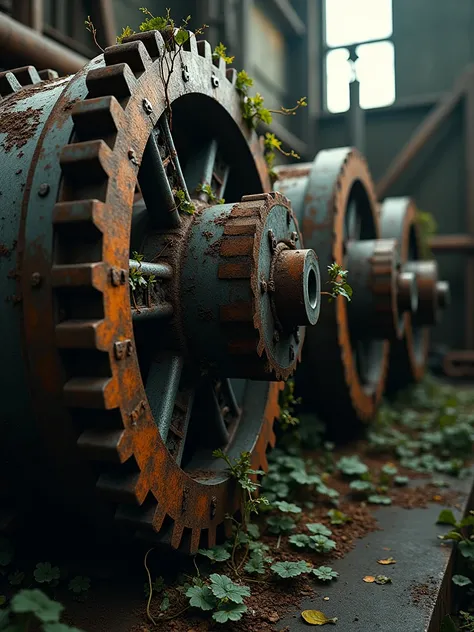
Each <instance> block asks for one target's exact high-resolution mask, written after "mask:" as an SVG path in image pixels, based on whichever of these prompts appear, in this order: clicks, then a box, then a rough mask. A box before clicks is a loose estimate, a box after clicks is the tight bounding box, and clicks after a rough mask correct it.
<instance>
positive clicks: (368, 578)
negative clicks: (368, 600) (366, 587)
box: [362, 575, 375, 584]
mask: <svg viewBox="0 0 474 632" xmlns="http://www.w3.org/2000/svg"><path fill="white" fill-rule="evenodd" d="M362 579H363V580H364V581H365V583H366V584H372V583H373V582H374V581H375V577H374V576H373V575H366V576H365V577H363V578H362Z"/></svg>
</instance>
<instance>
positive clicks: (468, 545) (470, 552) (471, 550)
mask: <svg viewBox="0 0 474 632" xmlns="http://www.w3.org/2000/svg"><path fill="white" fill-rule="evenodd" d="M458 547H459V550H460V551H461V555H462V556H463V557H465V558H467V559H468V560H474V542H470V541H469V540H463V541H462V542H460V543H459V544H458Z"/></svg>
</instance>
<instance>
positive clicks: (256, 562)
mask: <svg viewBox="0 0 474 632" xmlns="http://www.w3.org/2000/svg"><path fill="white" fill-rule="evenodd" d="M244 568H245V570H246V571H247V573H250V574H251V575H254V574H255V573H258V574H259V575H263V574H264V573H265V566H264V564H263V554H262V553H254V554H253V555H251V556H250V558H249V561H248V562H247V564H246V565H245V567H244Z"/></svg>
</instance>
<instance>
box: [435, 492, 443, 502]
mask: <svg viewBox="0 0 474 632" xmlns="http://www.w3.org/2000/svg"><path fill="white" fill-rule="evenodd" d="M433 500H434V502H435V503H440V502H441V501H442V500H443V497H442V496H440V495H439V494H436V495H435V496H433Z"/></svg>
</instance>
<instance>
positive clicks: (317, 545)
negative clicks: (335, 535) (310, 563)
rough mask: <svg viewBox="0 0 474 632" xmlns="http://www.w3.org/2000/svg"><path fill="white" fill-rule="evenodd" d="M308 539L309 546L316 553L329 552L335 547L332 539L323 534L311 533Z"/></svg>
mask: <svg viewBox="0 0 474 632" xmlns="http://www.w3.org/2000/svg"><path fill="white" fill-rule="evenodd" d="M309 539H310V540H311V548H312V549H314V550H315V551H317V552H318V553H329V551H332V549H335V548H336V543H335V542H334V540H330V539H329V538H327V537H326V536H325V535H311V536H309Z"/></svg>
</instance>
